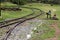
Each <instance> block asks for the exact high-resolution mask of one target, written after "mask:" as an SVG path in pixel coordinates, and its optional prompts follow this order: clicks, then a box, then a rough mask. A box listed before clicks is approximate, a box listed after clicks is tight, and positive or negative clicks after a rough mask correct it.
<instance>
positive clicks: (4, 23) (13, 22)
mask: <svg viewBox="0 0 60 40" xmlns="http://www.w3.org/2000/svg"><path fill="white" fill-rule="evenodd" d="M23 8H28V9H31V10H32V11H33V9H36V10H40V9H37V8H29V7H23ZM40 12H42V11H41V10H40ZM35 15H36V14H35ZM29 16H30V17H32V16H34V11H33V13H31V14H29V15H27V16H24V17H21V18H16V19H12V20H7V21H3V22H0V28H3V27H7V26H9V25H13V24H15V23H18V22H20V21H22V20H25V19H27V17H29Z"/></svg>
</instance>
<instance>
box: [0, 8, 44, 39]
mask: <svg viewBox="0 0 60 40" xmlns="http://www.w3.org/2000/svg"><path fill="white" fill-rule="evenodd" d="M25 8H26V7H25ZM29 9H36V8H29ZM36 10H39V9H36ZM40 12H41V13H38V14H37V13H36V14H34V12H33V13H32V14H30V15H27V16H24V17H22V18H17V19H13V20H9V21H5V22H7V24H4V25H2V26H0V28H3V27H6V26H9V25H13V24H15V23H17V24H16V25H15V26H14V27H13V28H11V29H10V30H8V31H7V33H6V35H5V37H4V38H2V40H7V38H8V37H9V36H10V34H11V32H12V31H13V30H14V29H15V28H16V27H17V26H19V25H20V24H21V23H23V22H25V21H27V20H31V19H34V18H36V17H38V16H40V15H42V14H43V11H41V10H40ZM17 20H18V21H17ZM12 21H16V22H13V23H11V22H12ZM9 22H10V24H8V23H9ZM1 23H3V22H1Z"/></svg>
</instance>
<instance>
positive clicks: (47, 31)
mask: <svg viewBox="0 0 60 40" xmlns="http://www.w3.org/2000/svg"><path fill="white" fill-rule="evenodd" d="M33 31H34V30H33ZM37 31H38V33H36V32H37ZM54 33H55V29H54V28H51V26H50V23H49V22H46V23H43V24H42V25H41V26H38V27H37V30H35V31H34V33H33V35H32V38H31V39H30V40H45V39H47V38H51V37H54Z"/></svg>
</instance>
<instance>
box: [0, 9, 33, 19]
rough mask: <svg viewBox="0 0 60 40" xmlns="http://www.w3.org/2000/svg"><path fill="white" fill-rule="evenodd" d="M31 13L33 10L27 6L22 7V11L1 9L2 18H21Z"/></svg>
mask: <svg viewBox="0 0 60 40" xmlns="http://www.w3.org/2000/svg"><path fill="white" fill-rule="evenodd" d="M31 13H32V11H31V10H30V9H26V8H22V11H1V14H2V19H13V18H20V17H23V16H26V15H28V14H31ZM0 20H1V19H0Z"/></svg>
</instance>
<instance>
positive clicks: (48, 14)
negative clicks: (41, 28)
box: [46, 10, 51, 19]
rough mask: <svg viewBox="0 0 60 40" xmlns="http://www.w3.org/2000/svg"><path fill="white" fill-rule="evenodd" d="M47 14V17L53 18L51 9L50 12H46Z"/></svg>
mask: <svg viewBox="0 0 60 40" xmlns="http://www.w3.org/2000/svg"><path fill="white" fill-rule="evenodd" d="M46 14H47V18H50V19H51V10H49V12H48V13H46Z"/></svg>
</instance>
